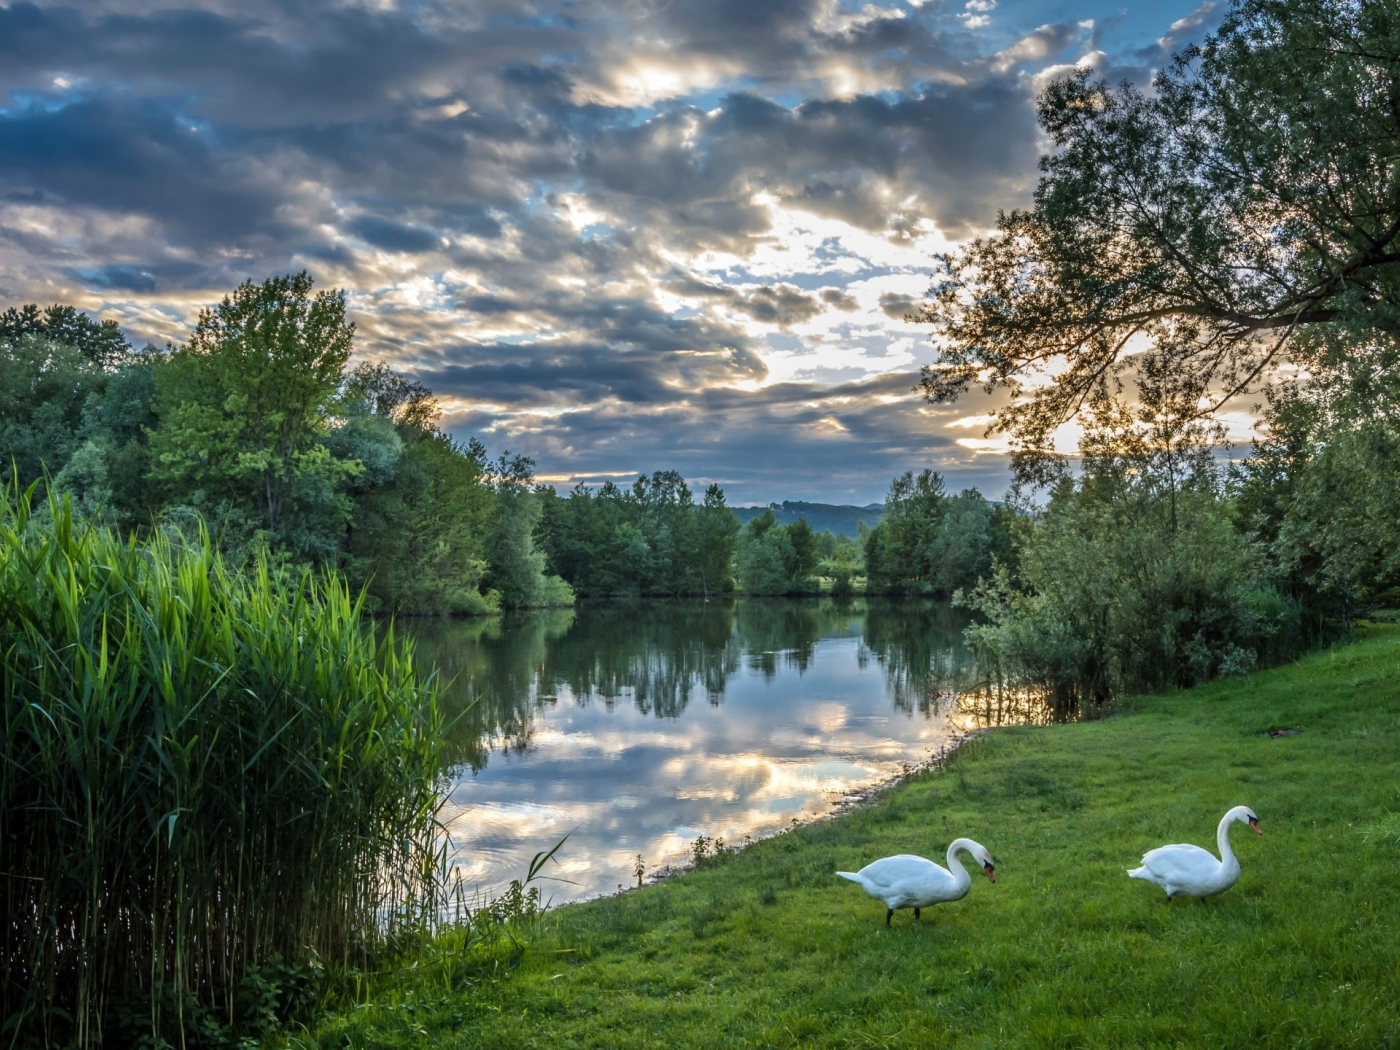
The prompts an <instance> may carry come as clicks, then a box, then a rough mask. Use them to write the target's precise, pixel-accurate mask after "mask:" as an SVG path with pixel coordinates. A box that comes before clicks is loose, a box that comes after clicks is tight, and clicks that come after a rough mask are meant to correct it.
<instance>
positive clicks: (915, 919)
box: [914, 908, 919, 922]
mask: <svg viewBox="0 0 1400 1050" xmlns="http://www.w3.org/2000/svg"><path fill="white" fill-rule="evenodd" d="M914 921H915V922H918V921H919V909H918V908H915V909H914Z"/></svg>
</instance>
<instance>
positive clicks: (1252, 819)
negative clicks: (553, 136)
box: [1249, 817, 1264, 835]
mask: <svg viewBox="0 0 1400 1050" xmlns="http://www.w3.org/2000/svg"><path fill="white" fill-rule="evenodd" d="M1249 826H1250V827H1251V828H1253V829H1254V834H1256V835H1262V834H1264V833H1263V832H1262V831H1260V830H1259V818H1257V817H1250V818H1249Z"/></svg>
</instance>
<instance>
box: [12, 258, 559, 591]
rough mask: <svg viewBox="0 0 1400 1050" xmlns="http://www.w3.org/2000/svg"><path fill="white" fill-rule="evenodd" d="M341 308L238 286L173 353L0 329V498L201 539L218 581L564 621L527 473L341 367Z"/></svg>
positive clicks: (101, 337)
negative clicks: (340, 588)
mask: <svg viewBox="0 0 1400 1050" xmlns="http://www.w3.org/2000/svg"><path fill="white" fill-rule="evenodd" d="M353 337H354V325H353V324H352V323H350V322H349V321H348V320H347V319H346V316H345V296H344V293H343V292H340V291H313V288H312V280H311V278H310V277H309V276H308V275H307V274H306V273H299V274H293V275H287V276H277V277H272V278H269V279H268V280H266V281H264V282H263V283H261V284H253V283H252V282H247V283H245V284H243V285H240V286H239V287H238V288H237V289H236V290H235V291H234V292H233V293H232V294H230V295H228V296H226V297H225V298H224V299H223V300H222V302H220V303H219V304H218V305H217V306H214V307H212V308H209V309H206V310H203V311H202V312H201V313H200V315H199V320H198V323H197V324H196V326H195V328H194V331H193V332H192V333H191V336H190V338H189V340H188V341H187V342H186V343H184V344H182V345H179V346H173V347H169V348H167V350H166V351H158V350H156V349H155V348H154V347H147V348H145V349H144V350H140V351H137V350H133V349H132V348H131V347H130V345H129V344H128V343H127V342H126V340H125V338H124V337H123V336H122V335H121V333H120V331H119V330H118V329H117V327H116V325H115V324H113V323H112V322H110V321H103V322H97V321H93V320H92V319H91V318H88V317H87V316H86V315H84V314H82V313H80V312H78V311H76V310H74V309H73V308H72V307H67V306H54V307H50V308H49V309H47V310H39V309H38V308H37V307H34V306H27V307H24V308H22V309H14V308H11V309H9V310H7V311H5V312H4V314H0V420H3V429H0V457H3V466H0V473H3V477H4V480H5V481H6V482H8V483H11V484H15V483H17V484H19V485H20V486H28V485H30V484H32V483H34V482H36V481H40V482H44V483H46V484H47V486H48V488H49V489H50V490H51V491H52V492H54V493H61V494H63V495H65V496H66V497H67V498H68V499H69V501H70V502H71V504H72V506H73V507H74V509H75V511H77V512H78V513H79V514H81V515H83V516H85V517H87V518H90V519H96V520H98V521H100V522H102V523H104V524H106V525H109V526H110V527H112V528H114V529H116V530H119V531H121V532H123V533H125V534H142V533H145V532H148V531H151V530H154V531H162V532H167V533H171V534H182V535H192V534H193V533H194V532H196V531H198V530H199V529H201V528H207V530H208V531H209V533H210V534H211V536H212V537H213V538H214V539H215V541H216V542H217V543H218V545H219V547H220V548H221V550H222V551H223V552H224V554H225V556H227V557H228V558H229V559H230V562H231V564H233V565H235V566H239V565H242V566H248V565H251V564H253V563H255V562H261V563H263V564H264V565H266V566H267V567H268V568H269V569H270V571H273V572H278V571H282V572H288V573H294V572H296V571H298V570H299V569H300V568H302V567H304V566H308V565H310V566H315V567H319V568H329V569H338V570H340V571H343V572H344V573H345V575H346V576H347V577H348V578H349V580H350V581H351V582H352V583H353V584H355V585H356V586H357V587H358V586H363V587H365V588H367V590H368V594H369V596H370V599H371V601H372V603H373V604H374V605H375V606H376V607H378V608H382V609H386V610H390V611H399V612H410V613H473V612H488V611H492V610H494V609H497V608H501V607H523V606H538V605H556V604H570V603H572V601H573V594H572V592H571V590H570V588H569V587H568V585H567V584H566V583H564V581H562V580H560V579H559V578H558V577H557V576H555V575H552V574H550V573H548V572H547V571H546V568H545V556H544V554H543V552H542V551H541V550H540V549H539V548H538V546H537V544H536V542H535V529H536V526H537V525H538V522H539V519H540V514H541V509H542V508H541V506H540V503H539V501H538V500H537V499H536V497H535V494H534V488H533V484H532V482H533V464H532V463H531V461H530V460H529V459H528V458H526V457H523V456H518V455H516V456H512V455H509V454H503V455H501V456H500V457H498V458H497V459H495V460H492V459H490V458H489V457H488V455H487V452H486V449H485V447H484V446H483V445H482V444H481V443H480V442H478V441H475V440H470V441H467V442H465V443H463V442H459V441H457V440H455V439H454V438H453V437H451V436H450V435H449V434H447V433H446V432H445V431H444V430H443V429H442V427H441V425H440V421H441V411H440V409H439V407H438V404H437V401H436V400H435V399H434V397H433V395H432V392H431V391H430V390H428V389H427V387H425V386H424V385H423V384H422V383H419V382H417V381H415V380H412V379H409V378H407V377H405V376H402V375H399V374H398V373H395V372H393V371H392V370H390V369H389V368H388V367H386V366H385V365H383V364H373V363H361V364H358V365H355V366H354V367H351V366H350V364H349V361H350V354H351V349H352V342H353Z"/></svg>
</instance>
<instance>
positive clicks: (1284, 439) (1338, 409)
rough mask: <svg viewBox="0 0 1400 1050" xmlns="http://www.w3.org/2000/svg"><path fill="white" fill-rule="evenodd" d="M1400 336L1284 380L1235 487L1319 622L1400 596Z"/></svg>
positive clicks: (1276, 564)
mask: <svg viewBox="0 0 1400 1050" xmlns="http://www.w3.org/2000/svg"><path fill="white" fill-rule="evenodd" d="M1396 349H1397V348H1396V347H1395V346H1393V345H1390V344H1384V343H1381V344H1377V345H1374V346H1372V347H1371V348H1370V349H1369V351H1368V352H1366V353H1360V352H1354V353H1352V354H1351V356H1350V359H1349V360H1348V361H1347V362H1346V363H1345V364H1343V365H1340V366H1339V367H1338V368H1337V369H1336V370H1335V371H1334V372H1333V373H1332V374H1331V375H1329V376H1326V377H1319V378H1315V379H1312V380H1308V381H1303V382H1298V383H1293V384H1289V385H1286V386H1282V387H1280V388H1279V389H1278V390H1276V391H1275V392H1274V393H1273V396H1272V397H1271V398H1270V400H1269V405H1268V411H1267V414H1266V417H1265V422H1264V427H1263V428H1262V433H1261V435H1260V437H1259V438H1258V439H1257V440H1256V441H1255V443H1254V452H1253V455H1252V456H1251V457H1250V459H1248V460H1247V461H1245V462H1244V463H1242V464H1240V466H1239V468H1238V470H1237V472H1236V486H1235V490H1236V493H1237V498H1238V500H1239V503H1240V512H1241V518H1242V520H1243V522H1244V524H1245V525H1246V526H1247V527H1249V528H1251V529H1252V530H1254V532H1255V533H1256V534H1257V535H1258V536H1259V538H1260V539H1261V541H1262V542H1264V543H1265V544H1266V545H1267V548H1266V549H1267V551H1268V553H1269V556H1270V561H1271V563H1272V565H1271V568H1272V570H1273V573H1274V575H1275V576H1277V577H1278V579H1279V581H1280V585H1281V586H1282V587H1284V588H1285V589H1286V590H1287V592H1288V593H1290V594H1291V595H1293V596H1295V597H1296V598H1298V599H1299V600H1301V601H1303V602H1304V603H1305V604H1306V605H1307V607H1308V608H1309V609H1310V610H1311V612H1312V615H1313V617H1314V618H1315V620H1316V623H1315V625H1314V626H1313V630H1314V632H1322V633H1327V632H1329V631H1336V630H1343V631H1345V630H1349V628H1350V624H1351V622H1352V620H1353V619H1355V618H1356V617H1357V616H1359V615H1364V614H1365V613H1366V612H1367V611H1368V610H1370V609H1374V608H1375V607H1376V606H1377V605H1385V604H1391V603H1393V602H1394V600H1395V599H1396V597H1397V596H1400V554H1397V550H1400V489H1397V486H1396V479H1397V476H1400V412H1397V407H1396V399H1395V385H1396V378H1395V377H1396V369H1395V354H1396Z"/></svg>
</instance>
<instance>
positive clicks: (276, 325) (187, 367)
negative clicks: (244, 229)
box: [152, 271, 361, 558]
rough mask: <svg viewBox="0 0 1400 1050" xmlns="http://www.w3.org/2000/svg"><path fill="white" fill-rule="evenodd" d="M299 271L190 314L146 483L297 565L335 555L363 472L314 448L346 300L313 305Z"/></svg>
mask: <svg viewBox="0 0 1400 1050" xmlns="http://www.w3.org/2000/svg"><path fill="white" fill-rule="evenodd" d="M311 286H312V279H311V277H310V275H308V274H307V273H306V272H305V271H302V272H301V273H297V274H292V275H288V276H282V277H270V278H268V279H267V280H266V281H264V282H263V283H262V284H260V285H255V284H253V283H252V282H251V281H248V282H245V283H244V284H242V285H240V286H239V287H238V288H237V290H235V291H234V293H233V294H232V295H229V296H225V297H224V300H223V302H221V303H220V304H219V305H218V306H217V307H215V308H213V309H207V310H204V311H202V312H201V313H200V315H199V323H198V324H197V325H196V327H195V330H194V334H193V335H192V336H191V338H190V341H189V342H188V343H187V344H186V345H184V346H182V347H180V348H179V349H178V350H176V351H175V352H174V353H173V354H172V355H171V356H170V360H169V362H168V364H167V365H166V366H165V367H164V368H162V369H160V370H159V373H158V375H157V390H158V394H157V401H156V410H157V413H158V415H159V417H160V425H159V427H158V428H157V430H156V433H155V434H154V436H153V438H152V455H153V457H154V460H155V467H154V470H153V473H154V474H155V476H156V477H157V478H158V479H159V480H160V481H162V482H164V483H165V484H166V486H167V487H168V488H169V489H170V490H171V491H172V492H189V491H191V490H195V491H197V492H200V493H201V498H202V499H203V500H204V501H205V502H206V504H216V503H219V502H224V503H227V504H228V505H230V506H231V507H232V508H233V509H234V510H235V511H244V512H245V513H246V514H247V515H248V517H249V519H250V520H251V521H252V522H254V523H255V524H256V525H257V526H258V527H260V528H261V529H264V530H266V532H267V533H268V534H270V535H271V536H272V537H273V538H274V540H275V541H276V542H278V543H281V544H284V545H286V546H288V547H290V548H291V549H292V550H294V551H295V552H297V553H298V554H300V555H302V556H310V557H319V558H324V557H326V556H328V555H329V554H330V553H332V552H333V550H334V545H335V543H336V539H337V537H338V536H339V534H340V532H341V527H342V525H343V523H344V520H345V517H346V514H347V513H348V509H349V508H348V503H346V502H345V501H344V500H343V498H341V497H340V496H339V493H338V489H339V486H340V484H341V483H342V482H343V481H344V480H345V479H346V478H347V477H349V476H351V475H353V474H355V473H357V472H358V471H359V470H360V469H361V465H360V464H359V463H358V462H356V461H353V460H339V459H336V458H335V457H334V456H333V455H332V454H331V453H330V450H329V449H328V448H327V446H326V444H325V441H324V437H325V436H326V434H327V432H328V430H329V428H330V421H331V417H332V414H333V413H334V412H335V410H336V408H337V403H338V398H339V393H340V387H341V382H342V379H343V378H344V370H345V364H346V361H347V360H348V359H349V356H350V348H351V339H352V337H353V335H354V331H355V326H354V325H353V324H351V323H350V322H348V321H347V320H346V319H345V294H344V293H343V292H341V291H322V292H317V293H316V294H315V295H314V296H313V295H312V294H311Z"/></svg>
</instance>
